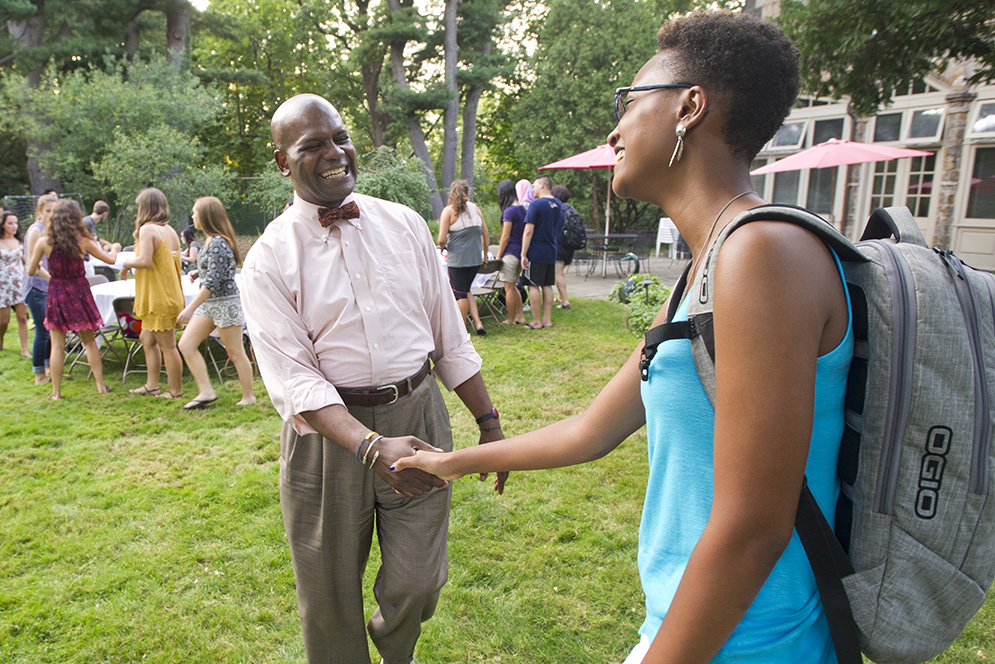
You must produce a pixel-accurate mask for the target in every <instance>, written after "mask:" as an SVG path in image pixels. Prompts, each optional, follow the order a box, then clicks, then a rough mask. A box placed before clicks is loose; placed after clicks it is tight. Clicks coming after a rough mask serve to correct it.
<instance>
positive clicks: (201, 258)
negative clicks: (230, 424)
mask: <svg viewBox="0 0 995 664" xmlns="http://www.w3.org/2000/svg"><path fill="white" fill-rule="evenodd" d="M193 224H194V226H195V227H196V228H198V229H200V230H202V231H204V235H205V236H206V237H207V241H206V242H204V246H203V247H202V248H201V250H200V253H199V254H198V256H197V268H198V269H197V270H194V271H191V272H190V279H192V280H193V279H197V278H199V279H200V291H198V293H197V295H196V296H195V297H194V299H193V300H192V301H191V302H190V304H188V305H187V306H186V308H185V309H183V311H181V312H180V315H179V316H178V317H177V319H176V323H177V325H183V324H188V325H187V329H186V330H184V332H183V336H182V337H181V338H180V343H179V347H180V352H181V353H182V354H183V358H184V359H185V360H186V362H187V367H188V368H189V369H190V373H191V375H193V377H194V380H195V381H197V396H196V397H194V399H193V400H192V401H190V402H189V403H187V404H186V405H185V406H183V407H184V408H185V409H187V410H193V409H195V408H202V407H204V406H206V405H207V404H209V403H213V402H215V401H217V400H218V395H217V393H216V392H215V391H214V388H213V387H212V386H211V378H210V375H209V374H208V372H207V363H206V362H205V361H204V358H203V356H202V355H201V354H200V351H199V350H198V348H199V347H200V344H201V343H203V341H204V340H205V339H207V337H208V335H209V334H210V333H211V332H212V331H213V330H214V328H215V327H217V328H218V334H219V336H220V337H221V343H222V344H223V345H224V347H225V350H226V351H227V352H228V358H229V359H230V360H231V361H232V364H234V365H235V370H236V371H237V372H238V382H239V383H240V384H241V387H242V400H241V401H239V402H238V405H239V406H244V405H246V404H250V403H253V402H255V400H256V397H255V395H254V394H253V393H252V365H251V364H249V357H248V356H247V355H246V354H245V348H244V347H243V345H242V325H243V324H244V323H245V317H244V316H243V314H242V302H241V300H240V299H239V293H238V286H237V285H236V284H235V267H236V266H237V265H238V264H239V263H240V262H241V258H240V256H239V253H238V244H237V243H236V242H235V231H234V229H232V226H231V221H229V219H228V213H227V212H226V211H225V206H224V205H222V203H221V201H220V200H218V199H217V198H215V197H214V196H204V197H203V198H198V199H197V201H196V202H195V203H194V204H193Z"/></svg>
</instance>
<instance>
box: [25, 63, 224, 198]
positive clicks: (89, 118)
mask: <svg viewBox="0 0 995 664" xmlns="http://www.w3.org/2000/svg"><path fill="white" fill-rule="evenodd" d="M126 67H127V68H128V78H127V80H125V78H124V74H123V72H124V70H125V68H126ZM18 81H22V79H18V78H16V77H14V78H11V79H8V83H9V84H10V85H16V84H17V83H18ZM22 93H23V95H24V96H23V98H22V99H23V101H22V103H23V104H24V107H23V109H22V110H24V111H25V112H23V113H19V114H18V115H19V116H20V117H21V118H22V119H23V131H24V133H25V134H26V135H29V136H33V137H34V138H35V139H36V140H38V141H40V142H42V143H44V144H46V145H48V146H49V150H47V151H46V152H44V153H39V154H38V156H37V159H38V163H39V165H40V166H41V167H42V168H43V169H44V170H45V171H46V172H47V173H50V174H52V175H54V176H57V177H58V178H59V179H61V180H62V181H63V182H64V183H66V185H67V186H70V187H71V188H72V189H73V190H75V191H80V192H82V193H84V194H85V195H86V196H87V197H98V196H100V195H101V193H102V192H101V182H100V181H99V178H95V174H94V173H93V171H92V169H91V164H93V163H95V162H100V161H102V160H103V159H104V157H105V156H107V155H112V156H113V154H114V152H115V151H116V149H117V148H118V145H117V143H118V142H119V141H120V140H121V138H122V137H128V136H131V135H134V134H138V133H141V132H144V131H146V130H149V129H150V128H153V127H159V126H168V127H170V128H172V129H175V130H176V131H177V132H179V133H180V134H182V135H184V136H186V137H192V136H196V134H197V132H198V131H201V130H206V129H207V128H209V127H210V126H211V125H212V124H213V122H214V119H215V117H216V116H217V114H218V112H219V110H220V107H219V104H218V103H217V101H216V100H215V99H214V96H213V95H212V94H211V93H210V92H209V91H208V90H205V89H204V88H203V87H202V86H201V85H200V81H199V80H198V79H197V78H196V77H195V76H192V75H190V74H184V73H181V72H178V71H176V69H174V68H173V66H171V65H169V64H168V63H167V61H166V59H165V58H163V57H161V56H160V57H157V58H153V59H152V60H151V61H149V62H139V63H132V64H131V65H128V63H127V62H126V61H123V60H120V61H108V62H107V66H106V68H105V69H101V68H98V67H96V66H91V67H87V68H84V69H76V70H74V71H71V72H68V73H65V74H61V75H60V74H59V72H58V71H57V70H56V68H55V67H54V66H50V67H48V68H47V69H46V70H45V72H44V74H43V77H42V80H41V85H40V86H39V87H36V88H27V89H22ZM175 100H183V101H182V103H179V104H178V103H176V101H175ZM27 109H30V110H31V112H30V113H28V112H26V111H27ZM146 158H147V159H148V160H149V161H161V159H162V157H161V156H160V155H158V154H157V153H155V152H151V151H150V152H149V153H148V156H147V157H146Z"/></svg>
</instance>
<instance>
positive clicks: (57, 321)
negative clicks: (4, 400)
mask: <svg viewBox="0 0 995 664" xmlns="http://www.w3.org/2000/svg"><path fill="white" fill-rule="evenodd" d="M119 249H120V245H113V246H112V247H111V252H110V253H109V254H108V253H105V252H104V250H103V249H102V248H101V247H100V245H99V244H97V243H96V242H95V241H94V240H93V239H92V238H91V237H90V236H89V235H88V234H87V232H86V229H85V227H84V226H83V213H82V212H81V211H80V209H79V205H77V204H76V202H75V201H72V200H68V199H64V200H61V201H59V202H58V203H57V204H56V206H55V212H54V214H53V215H52V219H51V221H50V222H49V226H48V232H47V233H46V234H45V235H43V236H42V237H41V239H39V240H38V243H37V244H35V247H34V251H32V253H31V259H30V260H29V261H28V274H29V275H34V274H35V272H37V271H38V267H39V265H41V259H42V255H45V256H47V257H48V274H49V283H48V302H47V309H46V312H45V329H47V330H48V331H49V332H50V333H51V335H52V351H51V356H50V357H49V366H50V367H51V369H52V399H61V398H62V392H61V387H62V367H63V365H64V364H65V360H66V333H67V332H69V331H72V332H75V333H77V334H78V335H79V337H80V339H82V340H83V347H84V348H85V349H86V361H87V363H88V364H89V365H90V369H92V370H93V378H94V380H96V382H97V392H99V393H100V394H104V393H105V392H110V388H108V387H107V385H105V384H104V369H103V364H102V362H101V360H100V350H99V349H98V348H97V342H96V340H95V339H94V335H93V332H94V330H97V329H100V327H101V325H103V319H102V318H101V317H100V312H99V311H98V310H97V305H96V303H94V301H93V294H92V293H91V292H90V283H89V282H88V281H87V280H86V270H85V268H84V266H83V255H84V254H86V253H89V254H90V255H91V256H95V257H97V258H99V259H100V260H102V261H104V262H105V263H108V264H111V265H113V264H114V260H115V259H116V258H117V252H118V250H119Z"/></svg>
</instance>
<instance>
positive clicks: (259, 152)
mask: <svg viewBox="0 0 995 664" xmlns="http://www.w3.org/2000/svg"><path fill="white" fill-rule="evenodd" d="M339 4H344V3H339ZM332 17H333V15H332V13H331V10H330V8H329V3H327V2H295V1H293V0H253V1H251V2H249V1H247V0H215V1H214V2H212V3H211V4H210V6H209V7H208V10H207V11H206V12H204V14H203V15H202V17H201V20H200V21H198V23H197V25H196V27H195V31H194V40H195V44H194V45H193V47H192V50H191V60H192V67H193V69H192V71H193V72H194V73H195V74H196V75H197V76H199V77H200V78H201V80H203V81H204V83H205V84H207V85H208V86H210V88H212V89H213V90H214V91H215V94H216V95H217V96H218V98H219V99H220V100H221V101H222V109H223V110H222V113H221V115H220V116H219V122H220V126H219V131H216V132H213V133H212V134H211V135H210V136H208V137H206V140H207V143H208V145H209V146H210V148H211V154H212V156H213V158H214V159H216V160H218V161H221V162H224V163H226V164H228V165H229V166H230V167H231V168H232V169H234V170H235V171H237V172H238V173H239V174H241V175H255V174H257V173H261V172H263V171H264V170H266V169H267V168H268V165H269V162H270V161H272V152H273V148H272V146H271V145H270V140H271V139H270V134H269V118H270V117H271V116H272V114H273V111H274V110H276V107H277V106H278V105H279V104H280V103H282V102H283V101H284V100H285V99H287V98H289V97H291V96H293V95H295V94H297V93H299V92H314V93H317V94H321V95H323V96H325V97H328V98H329V99H331V100H332V101H333V102H334V103H335V104H336V106H337V107H339V110H340V112H341V113H343V115H344V116H345V117H347V118H348V117H350V116H352V115H355V111H354V109H353V104H352V99H351V92H350V94H349V95H345V94H342V93H340V92H339V91H338V89H339V88H338V87H336V86H335V85H333V84H332V81H333V80H338V81H339V82H341V80H342V79H338V78H337V72H339V71H342V70H343V69H344V66H343V65H342V64H341V63H339V61H338V55H340V54H337V53H336V50H337V47H340V46H341V42H338V41H337V40H335V44H334V45H333V44H332V43H331V42H330V41H329V34H328V31H329V30H332V29H333V28H332V27H331V24H332V23H334V22H333V21H332ZM336 29H337V28H336ZM381 57H382V56H381ZM350 75H351V74H350ZM352 89H354V88H350V90H352ZM343 102H345V104H343ZM356 107H358V103H357V104H356Z"/></svg>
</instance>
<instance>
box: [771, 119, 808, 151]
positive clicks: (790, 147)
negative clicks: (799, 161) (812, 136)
mask: <svg viewBox="0 0 995 664" xmlns="http://www.w3.org/2000/svg"><path fill="white" fill-rule="evenodd" d="M789 125H801V127H802V132H801V135H800V136H799V138H798V140H797V141H795V142H794V143H790V144H787V145H774V141H775V140H777V134H779V133H781V131H782V130H783V129H784V128H785V127H787V126H789ZM808 138H809V119H808V118H804V119H801V120H785V121H784V124H782V125H781V126H780V128H778V130H777V133H775V134H774V135H773V136H772V137H771V139H770V141H768V142H767V145H765V146H764V149H763V150H762V151H763V152H797V151H799V150H801V149H802V146H804V145H805V141H806V140H808Z"/></svg>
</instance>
